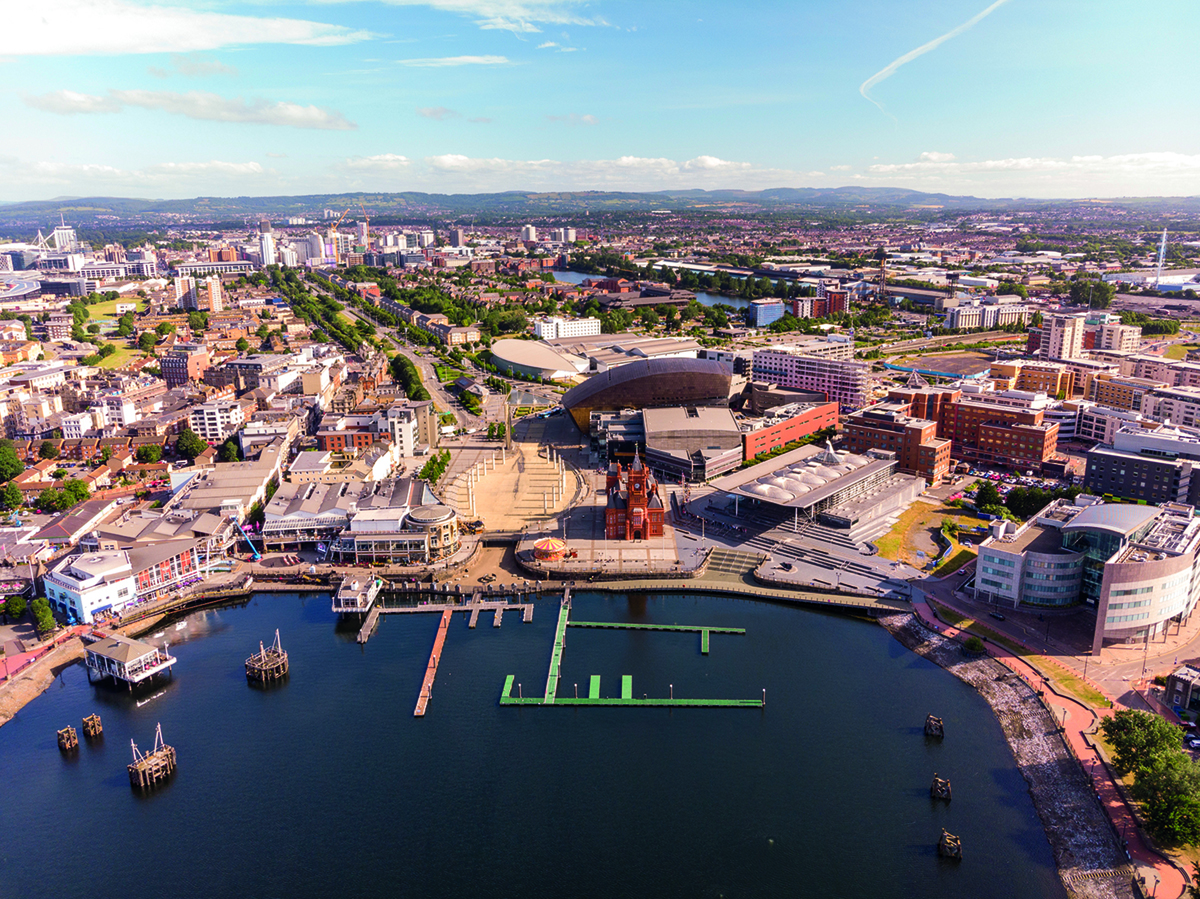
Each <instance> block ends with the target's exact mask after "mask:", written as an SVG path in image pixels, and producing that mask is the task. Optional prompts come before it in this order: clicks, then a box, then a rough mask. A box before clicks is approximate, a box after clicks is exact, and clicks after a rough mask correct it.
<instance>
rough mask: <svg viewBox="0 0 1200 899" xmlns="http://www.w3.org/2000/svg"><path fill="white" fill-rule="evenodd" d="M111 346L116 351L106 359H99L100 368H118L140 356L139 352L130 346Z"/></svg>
mask: <svg viewBox="0 0 1200 899" xmlns="http://www.w3.org/2000/svg"><path fill="white" fill-rule="evenodd" d="M113 346H115V347H116V348H117V351H116V352H115V353H113V354H112V355H111V356H109V357H108V358H107V359H101V360H100V368H120V367H121V366H122V365H124V364H125V363H126V362H128V361H129V360H130V359H134V358H137V357H138V356H140V355H141V354H142V352H141V350H138V349H135V348H134V347H131V346H123V345H121V344H120V343H114V344H113Z"/></svg>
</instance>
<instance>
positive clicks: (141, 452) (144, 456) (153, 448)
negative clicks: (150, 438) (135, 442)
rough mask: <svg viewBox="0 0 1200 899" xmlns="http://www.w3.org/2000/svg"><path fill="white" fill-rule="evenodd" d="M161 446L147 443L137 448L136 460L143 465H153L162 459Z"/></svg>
mask: <svg viewBox="0 0 1200 899" xmlns="http://www.w3.org/2000/svg"><path fill="white" fill-rule="evenodd" d="M162 454H163V451H162V447H161V446H159V445H158V444H157V443H147V444H144V445H142V446H139V447H138V448H137V454H136V455H137V460H138V461H139V462H141V463H142V464H143V465H153V464H154V463H155V462H161V461H162Z"/></svg>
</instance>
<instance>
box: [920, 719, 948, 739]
mask: <svg viewBox="0 0 1200 899" xmlns="http://www.w3.org/2000/svg"><path fill="white" fill-rule="evenodd" d="M925 736H927V737H944V736H946V728H945V727H944V726H943V725H942V719H941V718H939V717H937V716H936V715H930V716H929V717H928V718H926V719H925Z"/></svg>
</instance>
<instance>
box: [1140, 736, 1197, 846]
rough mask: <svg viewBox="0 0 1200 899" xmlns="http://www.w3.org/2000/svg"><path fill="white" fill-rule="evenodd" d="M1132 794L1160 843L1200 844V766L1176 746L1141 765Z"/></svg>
mask: <svg viewBox="0 0 1200 899" xmlns="http://www.w3.org/2000/svg"><path fill="white" fill-rule="evenodd" d="M1159 720H1160V721H1161V720H1162V719H1159ZM1163 723H1164V724H1166V723H1167V722H1165V721H1163ZM1168 726H1170V725H1168ZM1130 793H1131V794H1132V795H1133V798H1134V799H1136V800H1138V802H1140V803H1142V807H1143V809H1144V810H1145V813H1146V824H1147V826H1148V827H1149V830H1150V832H1151V834H1153V835H1154V836H1155V837H1156V838H1157V839H1159V840H1162V841H1163V842H1165V843H1169V844H1171V845H1176V846H1189V845H1192V844H1194V843H1197V842H1200V766H1197V764H1196V763H1195V762H1194V761H1192V759H1191V758H1190V757H1188V756H1186V755H1184V754H1183V753H1182V752H1181V751H1180V750H1179V749H1178V747H1177V746H1173V747H1172V748H1171V751H1170V752H1168V753H1165V754H1163V755H1159V756H1155V757H1153V758H1152V760H1151V761H1150V762H1149V763H1147V764H1143V765H1141V767H1139V769H1138V772H1137V775H1136V776H1135V778H1134V781H1133V788H1132V789H1131V790H1130Z"/></svg>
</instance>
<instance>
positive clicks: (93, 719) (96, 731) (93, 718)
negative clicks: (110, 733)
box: [83, 715, 104, 740]
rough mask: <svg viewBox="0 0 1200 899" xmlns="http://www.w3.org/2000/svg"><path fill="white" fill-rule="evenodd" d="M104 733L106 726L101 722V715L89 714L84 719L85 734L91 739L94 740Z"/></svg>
mask: <svg viewBox="0 0 1200 899" xmlns="http://www.w3.org/2000/svg"><path fill="white" fill-rule="evenodd" d="M103 733H104V727H103V725H101V723H100V716H99V715H88V716H87V717H86V718H84V719H83V735H84V736H85V737H87V738H88V739H89V740H94V739H96V737H98V736H100V735H101V734H103Z"/></svg>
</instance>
